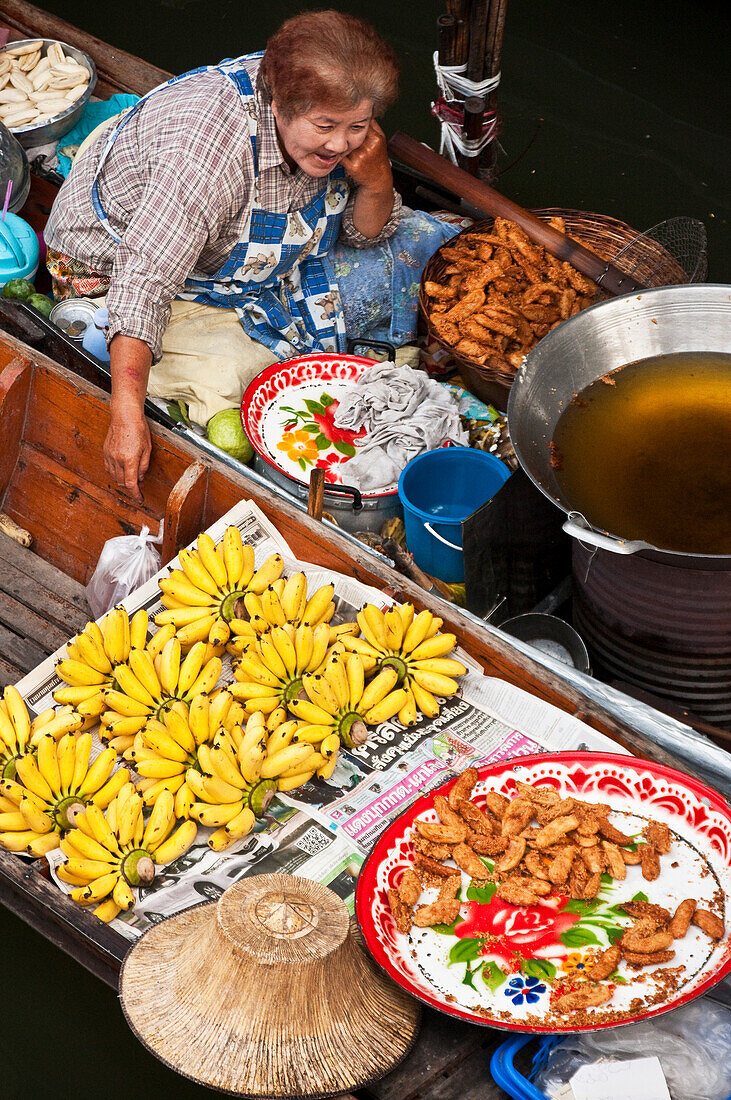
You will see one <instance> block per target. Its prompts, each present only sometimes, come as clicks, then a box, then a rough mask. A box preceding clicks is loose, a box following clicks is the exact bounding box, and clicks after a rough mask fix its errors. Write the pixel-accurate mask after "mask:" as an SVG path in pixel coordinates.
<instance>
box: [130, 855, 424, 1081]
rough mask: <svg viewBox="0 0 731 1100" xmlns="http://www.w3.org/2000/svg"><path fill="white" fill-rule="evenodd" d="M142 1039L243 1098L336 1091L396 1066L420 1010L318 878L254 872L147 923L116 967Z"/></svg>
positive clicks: (169, 1060) (178, 1065) (171, 1061)
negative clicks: (216, 894)
mask: <svg viewBox="0 0 731 1100" xmlns="http://www.w3.org/2000/svg"><path fill="white" fill-rule="evenodd" d="M119 989H120V996H121V1000H122V1007H123V1009H124V1012H125V1015H126V1017H127V1021H128V1023H129V1025H130V1027H131V1028H132V1030H133V1031H134V1032H135V1034H136V1035H137V1037H138V1038H139V1039H140V1040H141V1042H142V1043H144V1045H145V1046H146V1047H147V1048H148V1049H149V1050H151V1051H152V1053H153V1054H155V1055H156V1056H157V1057H158V1058H159V1059H160V1060H161V1061H162V1062H164V1063H165V1064H166V1065H167V1066H169V1067H170V1068H171V1069H174V1070H175V1071H176V1072H178V1073H181V1074H183V1075H184V1076H186V1077H189V1078H191V1079H193V1080H195V1081H198V1082H199V1083H200V1084H202V1085H207V1086H208V1087H209V1088H214V1089H219V1090H221V1091H224V1092H232V1093H236V1094H238V1095H244V1096H249V1097H318V1096H332V1095H334V1094H336V1093H339V1092H345V1091H347V1090H349V1089H354V1088H359V1087H362V1086H363V1085H365V1084H367V1083H368V1082H369V1081H374V1080H377V1079H378V1078H379V1077H383V1076H384V1075H385V1074H386V1073H389V1072H390V1071H391V1070H392V1069H393V1067H394V1066H395V1065H396V1064H397V1063H398V1062H400V1061H401V1059H402V1058H404V1057H405V1055H406V1054H407V1053H408V1051H409V1050H410V1049H411V1046H412V1045H413V1043H414V1040H415V1038H416V1033H417V1030H418V1026H419V1018H420V1010H419V1006H418V1004H417V1002H416V1001H414V1000H412V998H411V997H409V996H408V994H406V993H405V992H404V991H403V990H402V989H400V988H399V987H398V986H397V985H394V984H393V982H391V980H390V979H389V978H387V977H386V976H385V975H384V974H382V973H381V971H380V970H378V969H376V967H375V966H374V964H373V963H372V962H371V961H370V959H369V957H368V956H367V955H366V953H365V951H364V950H363V948H362V947H361V945H360V941H359V938H358V936H357V933H355V932H354V925H351V921H350V918H349V916H348V911H347V909H346V908H345V904H344V903H343V901H342V900H341V899H340V898H339V897H338V896H337V895H336V894H334V893H333V892H332V891H331V890H328V889H327V888H326V887H325V886H322V885H320V883H317V882H312V881H310V880H309V879H305V878H297V877H294V876H290V875H254V876H252V877H251V878H245V879H242V880H241V881H240V882H237V883H236V884H235V885H234V886H232V887H231V888H230V889H229V890H227V891H226V893H225V894H223V895H222V896H221V898H220V899H219V900H218V901H217V902H206V903H204V904H203V905H198V906H196V907H195V908H193V909H187V910H185V911H184V912H182V913H177V914H176V915H175V916H172V917H169V918H168V919H167V920H164V921H161V922H160V923H159V924H156V925H154V926H153V927H152V928H150V929H149V930H148V931H147V932H146V933H145V934H144V935H143V936H142V937H141V938H140V939H139V940H138V941H137V943H136V944H135V945H134V947H133V948H132V950H131V951H130V952H129V954H128V955H127V958H126V959H125V961H124V965H123V967H122V972H121V975H120V981H119Z"/></svg>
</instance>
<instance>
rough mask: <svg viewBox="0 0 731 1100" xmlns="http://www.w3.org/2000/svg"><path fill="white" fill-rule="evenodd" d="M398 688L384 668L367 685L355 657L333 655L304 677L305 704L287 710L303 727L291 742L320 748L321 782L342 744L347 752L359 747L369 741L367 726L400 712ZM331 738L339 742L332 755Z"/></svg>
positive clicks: (299, 702) (401, 702)
mask: <svg viewBox="0 0 731 1100" xmlns="http://www.w3.org/2000/svg"><path fill="white" fill-rule="evenodd" d="M397 684H398V673H397V672H396V670H395V669H394V668H388V667H387V668H383V669H381V671H380V672H379V673H378V674H377V675H376V676H375V677H374V678H373V679H372V680H371V681H370V682H369V683H368V684H366V682H365V672H364V668H363V661H362V660H361V658H360V657H359V656H358V654H357V653H349V654H341V653H333V654H331V656H330V657H329V658H328V660H327V662H326V664H325V666H324V668H323V669H322V671H321V672H318V673H314V674H310V675H306V676H303V677H302V686H303V688H304V690H305V692H306V694H307V699H293V700H291V701H290V703H289V704H288V706H289V710H290V711H291V713H292V714H294V716H295V717H296V718H298V719H300V721H301V722H303V723H306V724H305V725H304V726H303V728H301V729H299V730H298V731H297V732H296V733H295V735H294V737H293V741H294V742H295V743H300V742H307V743H309V744H312V745H319V746H320V753H321V754H322V755H323V756H326V757H327V759H326V761H323V762H322V763H321V764H320V765H319V769H318V774H320V775H321V777H322V778H328V777H329V775H332V772H333V771H334V769H335V758H336V755H337V747H338V746H339V745H340V744H342V745H345V747H346V748H353V747H354V746H357V745H362V744H363V742H364V741H365V740H366V739H367V737H368V731H367V729H366V726H375V725H378V724H379V723H380V722H386V721H388V719H389V718H393V717H394V715H396V714H397V713H398V712H399V710H401V708H402V707H403V706H404V704H405V702H406V694H407V693H406V690H405V689H404V688H399V687H397ZM333 735H335V737H336V738H337V746H336V747H335V751H334V752H332V751H331V749H332V746H333V745H334V744H335V742H334V741H330V740H328V739H329V738H330V737H332V736H333ZM320 769H321V770H320Z"/></svg>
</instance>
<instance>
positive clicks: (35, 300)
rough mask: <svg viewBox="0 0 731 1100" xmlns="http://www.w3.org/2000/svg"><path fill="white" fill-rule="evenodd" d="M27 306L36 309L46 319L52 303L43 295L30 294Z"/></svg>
mask: <svg viewBox="0 0 731 1100" xmlns="http://www.w3.org/2000/svg"><path fill="white" fill-rule="evenodd" d="M28 305H29V306H33V309H37V310H38V312H39V313H42V314H43V316H44V317H47V316H48V314H49V313H50V312H51V310H52V309H53V302H52V301H51V299H50V298H47V297H46V296H45V294H31V296H30V298H29V299H28Z"/></svg>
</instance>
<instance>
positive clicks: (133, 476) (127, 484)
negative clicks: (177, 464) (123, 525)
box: [104, 333, 152, 500]
mask: <svg viewBox="0 0 731 1100" xmlns="http://www.w3.org/2000/svg"><path fill="white" fill-rule="evenodd" d="M109 356H110V367H111V374H112V399H111V402H110V406H109V411H110V418H111V422H110V424H109V431H108V432H107V438H106V439H105V441H104V466H105V468H106V471H107V473H108V474H109V476H110V477H113V478H114V480H115V481H116V482H117V484H118V485H119V487H120V489H124V490H125V491H126V492H128V493H129V495H130V496H131V497H133V498H134V499H135V500H142V493H141V492H140V482H141V481H142V479H143V477H144V476H145V474H146V473H147V468H148V466H149V465H150V453H151V451H152V442H151V439H150V429H149V427H148V425H147V420H146V419H145V412H144V405H145V395H146V393H147V379H148V377H149V374H150V366H151V364H152V352H151V351H150V348H149V347H148V346H147V344H146V343H145V342H144V341H143V340H137V339H135V337H133V336H123V335H122V334H121V333H118V334H117V335H116V336H115V337H114V339H113V340H112V341H111V343H110V345H109Z"/></svg>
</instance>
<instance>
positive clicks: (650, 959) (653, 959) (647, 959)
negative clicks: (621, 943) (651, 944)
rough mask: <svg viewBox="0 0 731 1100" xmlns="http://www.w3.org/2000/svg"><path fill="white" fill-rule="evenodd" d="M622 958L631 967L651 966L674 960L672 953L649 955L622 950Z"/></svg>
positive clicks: (653, 953) (660, 952)
mask: <svg viewBox="0 0 731 1100" xmlns="http://www.w3.org/2000/svg"><path fill="white" fill-rule="evenodd" d="M622 958H623V959H624V960H625V962H628V963H630V964H631V965H632V966H653V964H656V963H667V962H670V960H671V959H674V958H675V952H674V951H652V952H650V954H649V955H648V954H644V955H643V954H641V953H640V952H639V951H625V950H624V949H623V950H622Z"/></svg>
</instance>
